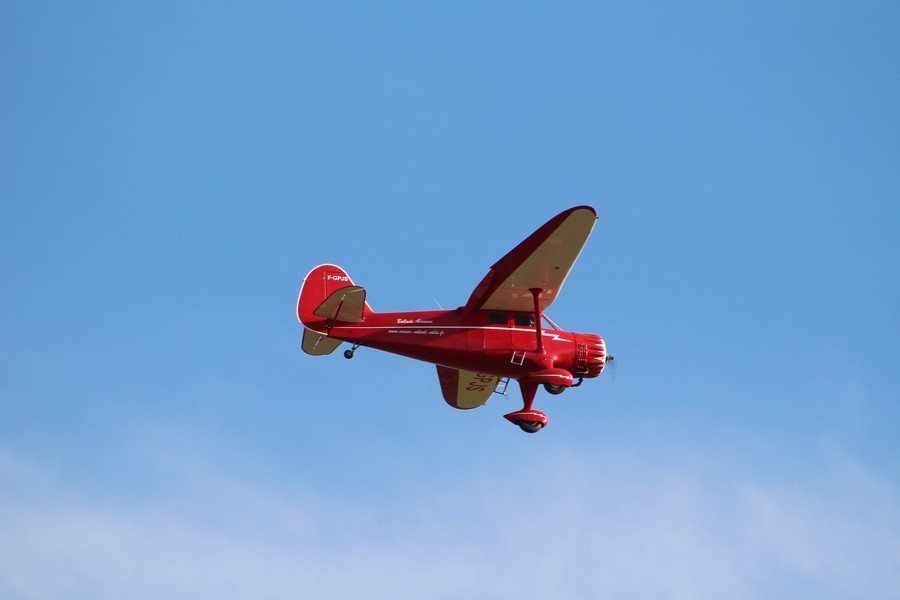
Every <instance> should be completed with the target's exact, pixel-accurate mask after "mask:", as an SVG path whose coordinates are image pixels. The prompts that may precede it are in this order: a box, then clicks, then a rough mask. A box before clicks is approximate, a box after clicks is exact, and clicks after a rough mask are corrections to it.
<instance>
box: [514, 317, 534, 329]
mask: <svg viewBox="0 0 900 600" xmlns="http://www.w3.org/2000/svg"><path fill="white" fill-rule="evenodd" d="M516 325H519V326H520V327H534V317H532V316H531V315H516Z"/></svg>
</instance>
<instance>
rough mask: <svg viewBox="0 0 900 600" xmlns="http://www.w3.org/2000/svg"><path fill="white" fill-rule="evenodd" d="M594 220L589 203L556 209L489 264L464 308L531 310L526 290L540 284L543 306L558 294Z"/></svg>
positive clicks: (531, 303)
mask: <svg viewBox="0 0 900 600" xmlns="http://www.w3.org/2000/svg"><path fill="white" fill-rule="evenodd" d="M596 221H597V212H596V211H595V210H594V209H593V208H591V207H590V206H576V207H575V208H570V209H569V210H566V211H563V212H561V213H559V214H558V215H556V216H555V217H553V218H552V219H550V220H549V221H547V222H546V223H544V225H543V226H541V228H540V229H538V230H537V231H535V232H534V233H532V234H531V235H530V236H528V237H527V238H526V239H525V241H523V242H522V243H521V244H519V245H518V246H516V247H515V248H513V249H512V250H510V251H509V253H508V254H507V255H506V256H504V257H503V258H501V259H500V260H498V261H497V262H496V263H495V264H494V266H492V267H491V270H490V271H488V274H487V275H486V276H485V277H484V279H482V280H481V283H479V284H478V287H476V288H475V291H474V292H472V296H471V297H470V298H469V301H468V302H467V303H466V306H465V308H466V309H468V310H473V309H476V308H483V309H488V310H522V311H530V310H534V298H533V296H532V295H531V292H530V291H529V290H530V289H531V288H540V289H541V290H543V291H542V292H541V309H542V310H543V309H546V308H547V307H548V306H550V304H552V303H553V301H554V300H555V299H556V296H557V295H558V294H559V290H560V289H561V288H562V285H563V283H564V282H565V280H566V277H567V276H568V275H569V271H571V270H572V265H574V264H575V260H576V259H577V258H578V255H579V254H580V253H581V249H582V248H583V247H584V243H585V242H586V241H587V239H588V237H589V236H590V235H591V230H593V229H594V223H596Z"/></svg>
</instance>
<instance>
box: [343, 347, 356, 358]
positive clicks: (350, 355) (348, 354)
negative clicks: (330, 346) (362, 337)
mask: <svg viewBox="0 0 900 600" xmlns="http://www.w3.org/2000/svg"><path fill="white" fill-rule="evenodd" d="M357 348H359V344H353V347H352V348H350V349H349V350H344V358H346V359H347V360H350V359H351V358H353V353H354V352H356V349H357Z"/></svg>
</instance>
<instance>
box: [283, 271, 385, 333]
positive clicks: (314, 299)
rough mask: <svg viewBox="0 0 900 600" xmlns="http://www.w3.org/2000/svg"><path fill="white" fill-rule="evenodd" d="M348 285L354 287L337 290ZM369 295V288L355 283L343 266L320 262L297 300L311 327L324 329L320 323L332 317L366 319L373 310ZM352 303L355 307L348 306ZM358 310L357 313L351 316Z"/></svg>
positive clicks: (302, 317) (300, 316) (300, 314)
mask: <svg viewBox="0 0 900 600" xmlns="http://www.w3.org/2000/svg"><path fill="white" fill-rule="evenodd" d="M344 288H352V289H350V290H346V292H345V293H344V294H335V292H337V291H338V290H341V289H344ZM365 297H366V296H365V290H364V289H363V288H361V287H358V286H355V285H353V281H351V280H350V276H349V275H347V273H346V271H344V270H343V269H342V268H340V267H338V266H335V265H319V266H318V267H316V268H315V269H313V270H312V271H310V272H309V274H308V275H307V276H306V278H305V279H304V280H303V287H302V288H300V297H299V298H298V300H297V318H298V319H300V322H301V323H303V324H304V325H306V326H307V327H310V328H313V329H317V330H321V329H322V327H321V326H317V325H322V324H323V323H324V321H326V320H328V319H335V320H347V321H350V322H353V321H357V322H358V321H362V320H363V319H365V317H366V316H368V315H369V314H371V312H372V309H370V308H369V305H368V304H367V303H366V302H365ZM345 298H346V300H345ZM360 304H361V305H362V306H359V305H360ZM351 307H352V308H353V309H355V310H348V309H350V308H351ZM354 312H355V313H356V316H355V317H350V316H349V315H350V314H351V313H354Z"/></svg>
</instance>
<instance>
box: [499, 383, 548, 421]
mask: <svg viewBox="0 0 900 600" xmlns="http://www.w3.org/2000/svg"><path fill="white" fill-rule="evenodd" d="M519 387H520V388H522V400H523V401H524V403H525V406H524V407H523V408H522V410H517V411H516V412H511V413H509V414H508V415H503V417H504V418H505V419H506V420H507V421H509V422H510V423H512V424H514V425H518V426H519V429H521V430H522V431H524V432H525V433H537V432H538V431H540V430H541V429H543V428H544V427H546V426H547V423H549V422H550V419H548V418H547V415H545V414H544V413H542V412H541V411H539V410H534V409H533V408H532V406H533V405H534V396H535V394H537V388H538V384H537V383H535V382H533V381H521V380H520V381H519Z"/></svg>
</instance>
